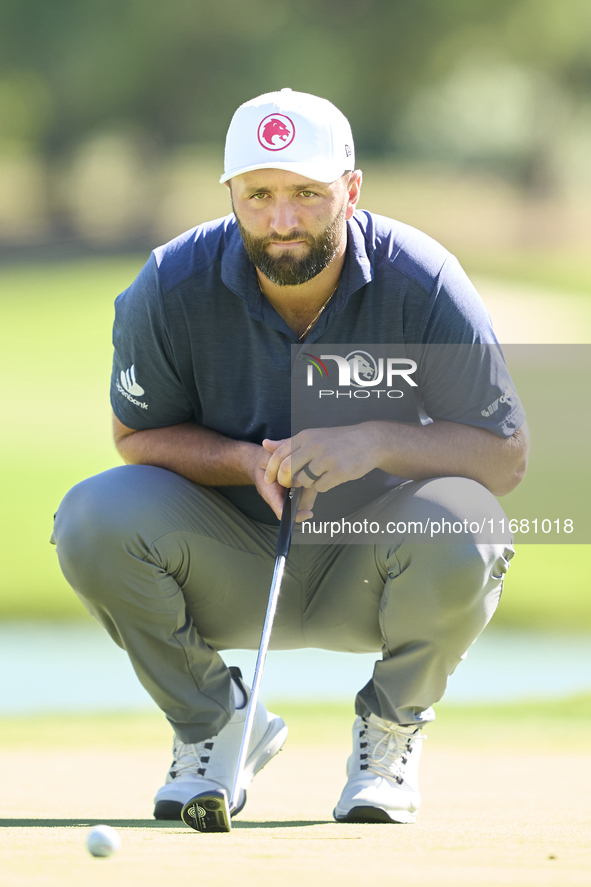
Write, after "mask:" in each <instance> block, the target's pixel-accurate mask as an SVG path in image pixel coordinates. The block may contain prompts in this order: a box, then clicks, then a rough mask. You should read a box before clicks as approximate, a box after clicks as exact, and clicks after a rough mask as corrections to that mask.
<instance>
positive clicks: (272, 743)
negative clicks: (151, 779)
mask: <svg viewBox="0 0 591 887" xmlns="http://www.w3.org/2000/svg"><path fill="white" fill-rule="evenodd" d="M277 721H279V723H277ZM288 732H289V731H288V729H287V727H286V725H285V721H283V720H282V719H281V718H274V719H273V721H271V724H270V725H269V728H268V729H267V732H266V733H265V735H264V736H263V738H262V739H261V741H260V742H259V744H258V745H257V747H256V748H255V749H253V751H252V752H251V753H250V755H249V756H248V758H247V759H246V764H245V766H244V770H245V772H248V771H249V768H250V767H253V764H254V763H255V762H256V764H255V766H254V769H253V770H252V775H251V776H250V779H249V784H250V782H251V781H252V780H253V779H254V777H255V776H256V775H257V773H260V772H261V770H262V769H263V767H266V766H267V764H268V763H269V761H270V760H272V758H274V757H275V755H276V754H278V753H279V752H280V751H281V749H282V747H283V744H284V743H285V740H286V739H287V734H288ZM259 755H260V758H259V759H258V760H257V757H258V756H259ZM245 804H246V789H243V790H242V792H241V794H240V800H239V802H238V807H237V808H236V810H235V811H234V812H233V813H232V816H237V815H238V813H240V811H241V810H242V809H243V808H244V805H245ZM184 806H185V805H184V804H183V803H181V801H166V800H162V801H157V802H156V806H155V807H154V819H162V820H169V821H170V820H178V819H182V816H181V813H182V810H183V807H184Z"/></svg>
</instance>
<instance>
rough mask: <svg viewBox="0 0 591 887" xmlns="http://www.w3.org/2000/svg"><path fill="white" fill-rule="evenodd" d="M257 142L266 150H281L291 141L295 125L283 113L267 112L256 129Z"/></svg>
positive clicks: (293, 136)
mask: <svg viewBox="0 0 591 887" xmlns="http://www.w3.org/2000/svg"><path fill="white" fill-rule="evenodd" d="M257 134H258V138H259V144H260V145H261V146H262V147H263V148H265V149H266V150H267V151H282V150H283V148H287V147H288V146H289V145H291V143H292V142H293V140H294V138H295V126H294V124H293V121H291V120H290V119H289V117H286V116H285V114H269V116H268V117H265V118H264V120H261V122H260V124H259V129H258V133H257Z"/></svg>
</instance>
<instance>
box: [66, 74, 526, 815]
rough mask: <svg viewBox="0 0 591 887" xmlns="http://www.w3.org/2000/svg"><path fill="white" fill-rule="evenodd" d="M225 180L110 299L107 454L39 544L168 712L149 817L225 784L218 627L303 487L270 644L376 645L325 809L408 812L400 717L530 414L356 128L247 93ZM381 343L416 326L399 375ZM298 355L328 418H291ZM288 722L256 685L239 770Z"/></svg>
mask: <svg viewBox="0 0 591 887" xmlns="http://www.w3.org/2000/svg"><path fill="white" fill-rule="evenodd" d="M220 181H221V182H223V183H225V184H226V186H227V187H228V189H229V193H230V197H231V200H232V207H233V210H234V211H233V213H232V214H231V215H229V216H227V217H226V218H223V219H218V220H216V221H213V222H209V223H206V224H202V225H199V226H198V227H196V228H194V229H193V230H191V231H188V232H186V233H185V234H182V235H180V236H179V237H177V238H176V239H175V240H172V241H171V242H170V243H168V244H166V245H165V246H162V247H160V248H158V249H156V250H155V251H154V252H153V254H152V255H151V257H150V259H149V261H148V262H147V264H146V265H145V267H144V268H143V270H142V271H141V273H140V274H139V276H138V277H137V279H136V280H135V281H134V282H133V283H132V284H131V286H130V287H129V289H127V290H126V291H125V292H124V293H122V294H121V295H120V296H119V298H118V299H117V302H116V320H115V327H114V346H115V357H114V366H113V375H112V387H111V400H112V405H113V411H114V433H115V440H116V443H117V448H118V450H119V453H120V455H121V456H122V458H123V460H124V462H125V463H126V464H125V465H122V466H120V467H117V468H114V469H112V470H110V471H107V472H105V473H103V474H99V475H97V476H96V477H92V478H90V479H88V480H86V481H84V482H82V483H80V484H78V485H77V486H76V487H74V489H72V490H71V491H70V492H69V493H68V494H67V495H66V497H65V499H64V500H63V502H62V504H61V505H60V508H59V511H58V513H57V517H56V521H55V532H54V541H55V543H56V545H57V553H58V556H59V560H60V564H61V567H62V570H63V572H64V574H65V576H66V578H67V580H68V582H69V583H70V584H71V585H72V587H73V588H74V590H75V591H76V593H77V594H78V595H79V597H80V598H81V600H82V601H83V603H84V604H85V606H86V607H87V608H88V610H89V611H90V612H91V613H92V614H93V615H94V616H95V617H96V618H97V619H98V621H99V622H100V623H101V624H102V625H103V626H104V627H105V629H106V630H107V631H108V632H109V634H110V635H111V637H112V638H113V640H114V641H115V643H116V644H118V645H119V646H120V647H122V648H124V649H125V650H126V651H127V653H128V654H129V657H130V659H131V662H132V664H133V667H134V669H135V671H136V673H137V675H138V678H139V680H140V681H141V683H142V684H143V686H144V687H145V688H146V690H147V691H148V692H149V693H150V695H151V696H152V698H153V699H154V700H155V702H156V703H157V704H158V706H159V707H160V708H161V709H162V711H163V712H164V713H165V715H166V717H167V718H168V720H169V722H170V724H171V725H172V727H173V730H174V736H175V738H174V760H173V764H172V766H171V768H170V771H169V773H168V775H167V777H166V781H165V784H164V785H163V786H162V787H161V788H160V789H159V790H158V791H157V793H156V799H155V802H156V807H155V813H154V815H155V816H156V818H157V819H176V818H178V817H179V815H180V811H181V808H182V806H183V805H184V803H185V802H186V801H188V800H189V799H190V798H192V797H193V796H194V795H196V794H199V793H201V792H203V791H209V790H212V789H218V788H220V787H223V788H224V789H225V790H226V791H227V792H228V793H229V792H230V789H231V786H232V780H233V775H234V768H235V765H236V759H237V756H238V749H239V745H240V739H241V734H242V727H243V723H244V716H245V704H246V703H247V700H248V698H249V692H250V691H249V687H248V686H246V685H245V684H244V683H243V681H242V680H241V676H240V674H239V673H238V672H237V670H235V669H229V668H228V667H227V666H226V664H225V663H224V661H223V659H222V658H221V656H220V652H219V651H222V650H224V649H232V648H234V649H235V648H245V649H256V648H257V647H258V643H259V640H260V633H261V627H262V624H263V619H264V614H265V609H266V605H267V596H268V591H269V584H270V578H271V573H272V566H273V560H274V552H275V541H276V537H277V527H278V519H279V517H280V514H281V506H282V502H283V495H284V491H285V488H286V487H289V486H290V485H291V484H292V483H293V484H294V485H295V486H302V487H304V488H305V489H304V491H303V495H302V499H301V503H300V511H299V513H298V521H299V524H298V526H300V527H304V528H305V526H306V525H307V527H308V529H309V530H310V529H311V532H308V533H306V532H304V531H300V532H299V536H296V538H295V539H294V545H293V546H292V550H291V554H290V556H289V559H288V563H287V569H286V574H285V577H284V581H283V587H282V593H281V597H280V600H279V606H278V610H277V615H276V620H275V627H274V631H273V636H272V640H271V648H272V649H293V648H303V647H318V648H324V649H328V650H341V651H350V652H351V653H356V652H367V651H375V652H376V659H378V661H376V664H375V668H374V671H373V675H368V680H367V683H366V684H365V686H364V687H363V688H361V689H360V690H359V692H358V694H357V697H356V701H355V712H356V717H355V721H354V724H353V752H352V754H351V756H350V758H349V760H348V763H347V781H346V783H345V786H344V788H343V791H342V794H341V797H340V798H339V799H336V798H335V802H336V806H335V809H334V816H335V818H336V819H337V820H338V821H342V822H413V821H414V820H415V817H416V812H417V809H418V807H419V803H420V797H419V787H418V763H419V756H420V750H421V728H422V727H423V726H424V725H425V724H426V723H427V722H429V721H431V720H432V719H433V717H434V714H433V710H432V707H431V706H432V705H433V703H435V702H437V701H438V700H439V699H441V697H442V695H443V693H444V691H445V687H446V682H447V679H448V677H449V675H450V674H451V673H452V672H453V671H454V669H455V668H456V666H457V665H458V663H459V662H460V660H461V659H462V657H463V656H464V654H465V652H466V650H467V649H468V647H469V646H470V645H471V643H472V642H473V641H474V639H475V638H476V637H477V636H478V634H479V633H480V632H481V631H482V629H483V628H484V626H485V625H486V624H487V622H488V621H489V620H490V618H491V616H492V614H493V612H494V610H495V608H496V606H497V604H498V601H499V598H500V595H501V590H502V584H503V577H504V574H505V572H506V570H507V567H508V564H509V560H510V558H511V557H512V555H513V549H512V547H511V544H510V539H503V538H501V539H500V540H499V539H498V538H496V536H495V538H493V537H492V536H491V538H488V537H487V536H486V533H484V535H483V530H485V529H486V531H487V532H488V528H490V533H492V534H493V536H494V535H495V534H496V532H497V527H498V526H500V524H501V522H502V519H503V512H502V511H501V509H500V507H499V505H498V503H497V500H496V498H495V496H499V495H503V494H504V493H507V492H509V491H510V490H512V489H513V488H514V487H515V486H516V485H517V484H518V483H519V481H520V479H521V478H522V476H523V474H524V470H525V464H526V457H527V434H526V430H525V424H524V423H525V417H524V414H523V412H522V408H521V405H520V403H519V400H518V398H517V395H516V394H515V392H514V390H513V388H512V385H511V380H510V377H509V375H508V372H507V369H506V367H505V364H504V361H503V357H502V353H501V351H500V349H499V348H498V346H497V345H496V344H495V343H496V339H495V337H494V333H493V331H492V328H491V323H490V319H489V316H488V314H487V312H486V310H485V308H484V306H483V304H482V302H481V301H480V299H479V297H478V295H477V293H476V292H475V290H474V288H473V286H472V285H471V283H470V282H469V280H468V279H467V277H466V275H465V274H464V272H463V271H462V269H461V268H460V266H459V264H458V262H457V261H456V260H455V259H454V257H453V256H451V255H450V254H449V253H448V252H447V251H446V250H445V249H444V248H443V247H442V246H440V245H439V244H438V243H436V242H434V241H433V240H431V239H430V238H429V237H427V236H426V235H425V234H422V233H421V232H419V231H417V230H415V229H413V228H410V227H408V226H407V225H404V224H401V223H400V222H397V221H393V220H392V219H388V218H384V217H381V216H376V215H372V213H370V212H367V211H365V210H358V209H357V203H358V200H359V194H360V187H361V173H360V172H359V171H358V170H355V163H354V147H353V139H352V135H351V130H350V127H349V124H348V122H347V120H346V118H345V117H344V116H343V115H342V114H341V113H340V111H338V110H337V108H335V107H334V106H333V105H332V104H330V103H329V102H328V101H326V100H324V99H321V98H317V97H315V96H312V95H307V94H303V93H297V92H293V91H292V90H290V89H282V90H281V91H279V92H275V93H269V94H267V95H263V96H259V97H258V98H256V99H253V100H252V101H249V102H247V103H246V104H244V105H242V106H241V107H240V108H238V110H237V111H236V113H235V115H234V117H233V119H232V122H231V124H230V128H229V130H228V135H227V141H226V151H225V170H224V174H223V176H222V177H221V180H220ZM198 197H199V195H196V200H198ZM368 343H370V344H368ZM390 346H396V347H399V348H400V349H402V352H404V349H405V348H407V347H408V349H409V350H408V351H407V352H404V353H407V354H411V352H413V348H415V347H419V348H424V350H423V351H420V354H421V355H422V356H421V357H420V359H418V360H415V359H411V358H409V359H408V360H407V361H406V363H403V366H405V367H406V371H407V373H408V374H410V373H414V375H412V376H410V375H407V378H406V380H405V379H403V378H402V379H401V378H400V377H399V376H396V375H392V373H393V372H394V371H393V370H392V367H393V366H394V364H392V363H391V362H388V360H387V359H382V358H381V357H380V355H381V353H382V351H384V354H385V349H386V350H387V347H390ZM456 346H457V349H456ZM440 347H443V348H449V347H451V348H452V353H453V356H452V358H451V359H449V360H446V361H445V362H444V364H442V363H441V361H437V360H435V359H434V358H433V357H432V354H434V353H435V351H436V350H437V349H438V348H440ZM429 348H434V349H435V351H433V352H431V351H429ZM454 349H456V350H454ZM355 352H357V353H355ZM402 352H401V353H402ZM413 353H414V352H413ZM386 368H388V373H387V372H386ZM297 373H300V375H301V374H302V373H304V377H303V378H304V381H305V387H306V386H307V389H309V390H311V391H312V392H313V393H315V396H316V399H317V401H318V402H319V403H320V404H321V405H322V407H323V408H324V404H326V405H328V402H329V401H330V400H331V399H332V402H333V403H334V404H335V405H336V407H337V408H338V409H337V413H338V415H339V416H340V417H341V421H340V422H339V424H335V422H334V421H333V419H331V420H330V421H327V422H326V423H325V424H323V423H322V421H316V422H315V423H314V422H311V424H310V425H308V426H307V427H306V426H305V425H300V426H299V427H297V430H294V426H292V422H291V406H292V397H291V389H290V380H291V379H292V378H293V377H294V374H297ZM347 373H348V375H347ZM320 379H322V381H321V382H320V383H319V381H318V380H320ZM406 383H408V384H407V388H408V391H407V390H406V389H405V390H403V389H404V385H405V384H406ZM319 385H320V388H319ZM315 386H316V387H315ZM307 389H306V390H307ZM320 393H322V397H321V398H320V399H319V394H320ZM407 395H412V397H411V398H410V399H409V396H407ZM349 406H350V407H351V412H350V413H347V412H346V410H345V407H347V409H348V408H349ZM411 407H412V408H411ZM362 408H363V410H365V412H362ZM338 410H340V412H338ZM413 411H414V412H413ZM335 415H336V414H335ZM347 416H351V417H354V421H353V420H351V421H348V420H347ZM343 491H344V492H345V496H344V497H343V496H342V494H343ZM335 494H338V495H341V500H339V501H340V502H341V503H342V502H345V503H346V504H347V510H346V511H345V512H341V515H342V517H343V519H344V518H351V519H353V518H352V516H353V517H354V522H355V524H356V525H359V526H361V527H367V526H368V525H369V526H370V529H372V532H371V535H369V536H367V537H364V536H358V537H356V538H355V539H352V538H349V537H348V536H347V531H346V525H347V522H346V521H343V527H344V528H345V529H344V530H343V533H341V535H337V536H336V537H335V538H331V537H329V536H327V533H326V532H325V531H326V527H327V524H326V522H324V523H323V521H322V520H321V518H322V515H323V513H326V512H323V508H325V505H326V503H329V502H330V501H331V496H333V497H334V495H335ZM339 507H341V506H339ZM364 521H365V523H364ZM368 521H369V524H368ZM302 522H305V523H303V524H302ZM411 524H412V527H413V531H412V532H409V531H408V529H407V528H409V527H410V526H411ZM419 525H420V529H419ZM425 527H427V528H430V532H431V534H432V535H431V536H430V540H431V541H429V542H427V541H426V539H425V532H427V531H426V530H425ZM458 527H459V528H460V529H459V530H458ZM435 528H436V533H437V534H439V535H433V532H434V531H435ZM452 528H453V529H452ZM493 530H494V533H493ZM445 533H447V536H446V537H445V538H444V535H445ZM454 534H455V535H454ZM489 535H490V534H489ZM298 539H299V543H300V544H298ZM433 539H434V540H435V541H434V542H433V541H432V540H433ZM380 653H381V658H378V654H380ZM322 680H323V675H322V674H318V682H322ZM330 692H331V688H330V686H329V685H328V684H327V686H326V693H327V697H329V696H330ZM286 734H287V728H286V726H285V724H284V723H283V721H282V720H281V718H280V717H278V716H277V715H274V714H272V713H271V712H268V711H267V710H266V709H265V708H264V706H263V705H262V704H260V703H259V705H258V708H257V711H256V717H255V723H254V729H253V734H252V738H251V744H250V746H249V754H248V759H247V764H246V774H245V779H244V788H245V789H246V787H247V785H248V784H249V781H250V780H251V779H252V777H253V776H254V775H255V774H256V773H257V771H258V770H260V769H261V768H262V767H263V766H264V765H265V764H266V763H267V761H268V760H270V758H272V757H273V755H274V754H276V752H277V751H278V750H279V749H280V747H281V745H282V743H283V742H284V740H285V737H286ZM303 778H305V777H303ZM245 801H246V791H244V794H243V797H242V806H243V805H244V802H245Z"/></svg>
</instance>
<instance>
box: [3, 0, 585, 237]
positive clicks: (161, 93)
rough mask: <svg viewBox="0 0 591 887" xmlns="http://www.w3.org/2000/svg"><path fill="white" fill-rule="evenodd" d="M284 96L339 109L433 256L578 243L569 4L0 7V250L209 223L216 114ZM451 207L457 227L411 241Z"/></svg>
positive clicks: (578, 34) (578, 93)
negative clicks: (457, 213) (314, 99)
mask: <svg viewBox="0 0 591 887" xmlns="http://www.w3.org/2000/svg"><path fill="white" fill-rule="evenodd" d="M285 85H289V86H291V87H292V88H294V89H298V90H302V91H306V92H313V93H317V94H320V95H323V96H325V97H327V98H329V99H331V100H332V101H333V102H334V103H335V104H336V105H337V106H339V107H340V108H341V109H342V110H343V111H344V112H345V113H346V114H347V116H348V117H349V119H350V120H351V123H352V126H353V131H354V133H355V136H356V144H357V149H358V162H359V165H360V166H361V167H363V168H365V169H366V171H370V170H372V169H373V168H374V166H375V164H378V166H377V167H376V168H377V169H379V171H380V173H381V175H382V177H384V176H386V177H388V179H389V180H390V182H392V183H394V187H395V192H396V193H395V194H393V195H390V197H389V200H390V202H391V200H392V199H395V201H396V203H397V204H398V205H399V206H400V208H401V209H402V211H403V213H406V216H407V218H406V219H405V220H406V221H410V222H411V223H415V224H419V225H421V226H422V227H427V228H428V229H429V225H430V226H431V229H432V230H431V231H430V233H434V234H435V235H436V236H439V237H440V238H441V239H444V241H445V240H446V237H445V234H446V232H447V231H448V230H449V233H448V234H447V241H448V244H447V245H451V246H452V248H453V247H455V246H456V244H457V243H459V244H461V243H463V242H464V241H465V240H466V238H467V244H466V246H467V248H471V249H472V250H473V251H479V250H481V251H482V250H484V248H485V246H486V245H489V246H492V247H495V246H496V247H498V248H502V249H507V248H521V249H523V248H531V247H532V246H533V247H537V246H540V245H541V246H542V247H546V246H547V244H548V243H552V244H553V245H554V246H556V247H557V248H564V249H570V250H576V249H579V248H582V246H583V244H584V243H585V242H588V237H589V233H590V230H591V222H590V220H589V216H588V212H587V205H588V196H589V192H591V4H590V3H589V2H588V0H414V2H412V3H408V2H402V0H355V2H353V0H323V2H320V3H319V2H317V0H300V2H299V3H298V4H297V5H294V4H292V3H289V2H288V0H274V2H273V3H271V2H267V0H217V2H215V3H209V2H206V0H168V2H167V3H162V2H161V0H99V2H96V0H51V2H50V3H47V2H46V0H1V2H0V194H1V200H0V246H3V247H4V251H5V252H6V250H9V251H10V250H11V248H12V249H14V248H17V247H19V246H23V245H26V246H28V247H29V248H31V247H33V248H34V247H39V246H42V245H44V244H49V245H51V244H70V245H71V244H79V245H81V244H86V245H87V246H91V247H92V246H94V247H95V248H96V247H99V248H101V249H102V248H106V249H109V248H111V249H115V248H117V249H123V250H125V249H129V248H130V247H133V246H134V245H140V244H141V245H142V246H143V245H144V244H147V243H148V242H149V243H151V244H153V243H154V238H156V240H158V239H159V238H162V237H169V236H173V235H174V234H176V233H178V231H179V230H180V229H182V228H183V227H185V228H186V227H189V226H191V225H193V224H195V223H197V222H199V221H201V220H203V219H205V218H207V217H208V216H211V214H212V213H214V214H216V215H220V214H222V213H225V212H226V211H227V208H228V207H227V200H226V197H225V194H224V192H223V190H222V189H220V188H219V187H217V185H216V182H217V177H218V174H219V172H220V170H221V167H222V157H223V140H224V136H225V131H226V128H227V126H228V123H229V120H230V118H231V115H232V113H233V111H234V110H235V108H236V107H237V106H238V104H240V103H241V102H242V101H245V100H247V99H249V98H252V97H253V96H255V95H257V94H259V93H262V92H266V91H269V90H273V89H277V88H281V87H282V86H285ZM380 164H381V165H380ZM384 164H386V167H384ZM417 169H418V173H417ZM401 170H402V171H403V173H404V174H403V175H402V174H401V172H400V171H401ZM417 175H418V176H419V178H420V179H421V181H422V182H424V183H425V182H426V183H427V184H426V193H421V189H420V183H419V182H417ZM413 176H414V178H413ZM425 176H426V178H425ZM366 180H367V181H368V183H369V182H370V181H371V179H370V177H369V176H366ZM409 181H410V182H412V183H414V185H413V187H412V188H411V192H412V193H411V194H410V195H408V194H406V191H405V187H404V183H405V182H406V183H408V182H409ZM417 189H418V191H419V194H418V196H417V193H416V192H417ZM382 190H383V189H382V185H381V182H380V187H379V188H376V192H378V193H377V194H374V193H372V192H370V193H369V194H368V196H370V197H372V198H374V201H375V198H378V197H379V194H381V193H382ZM406 190H408V188H407V189H406ZM584 197H586V198H587V200H586V201H585V199H584ZM407 198H408V199H407ZM458 200H459V201H460V202H461V203H462V208H464V204H466V201H467V202H468V204H469V203H470V201H471V202H472V204H477V205H478V204H479V205H480V207H481V211H480V214H479V213H478V210H477V209H475V210H474V211H475V212H476V222H477V224H476V225H475V224H474V218H472V220H471V222H470V223H469V224H467V225H465V228H466V230H465V231H464V230H463V229H461V226H460V230H457V229H456V227H455V226H454V224H453V218H452V219H451V221H450V220H447V221H446V220H445V219H441V220H438V219H437V218H434V220H429V219H427V224H426V225H425V213H422V214H421V212H420V204H421V202H423V203H424V204H425V210H426V211H432V210H433V209H435V211H437V206H436V204H437V203H438V202H439V204H440V206H441V208H442V209H445V210H446V211H447V212H450V211H451V215H452V217H453V206H450V205H453V204H454V203H455V202H457V201H458ZM367 203H368V205H369V200H368V201H367ZM434 205H435V206H434ZM466 205H467V204H466ZM372 208H373V209H377V210H378V211H385V210H386V209H388V211H389V212H390V214H393V215H397V216H399V217H400V216H401V214H402V213H400V212H399V213H396V212H393V211H392V210H391V209H390V208H389V204H388V206H386V205H385V198H384V197H383V195H382V202H381V203H380V205H379V206H377V207H376V205H375V202H374V203H373V205H372ZM509 213H511V214H512V215H511V218H512V220H513V221H510V222H508V221H507V215H508V214H509ZM409 216H410V217H409ZM558 217H559V218H558ZM479 220H481V221H480V222H479ZM487 220H488V221H487ZM491 220H492V221H491ZM495 220H497V221H496V222H495ZM557 220H558V221H557ZM179 225H180V228H179ZM475 231H480V232H481V233H480V236H477V235H476V234H475V233H474V232H475ZM449 241H451V243H449Z"/></svg>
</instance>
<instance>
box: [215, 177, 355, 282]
mask: <svg viewBox="0 0 591 887" xmlns="http://www.w3.org/2000/svg"><path fill="white" fill-rule="evenodd" d="M348 186H349V176H348V175H345V176H344V177H343V178H341V179H337V181H336V182H331V183H330V184H325V183H324V182H314V181H311V180H310V179H306V178H303V177H302V176H299V175H296V174H295V173H292V172H288V171H286V170H277V169H260V170H254V171H253V172H248V173H243V174H242V175H240V176H236V177H235V178H233V179H232V181H231V187H230V191H231V194H232V206H233V208H234V213H235V215H236V220H237V222H238V228H239V230H240V234H241V235H242V239H243V241H244V246H245V248H246V252H247V253H248V256H249V258H250V260H251V261H252V262H253V263H254V264H255V265H256V267H257V268H259V269H260V270H261V271H262V272H263V274H265V275H266V276H267V277H268V278H269V280H271V281H272V282H273V283H275V284H276V285H278V286H298V285H300V284H302V283H306V282H307V281H308V280H311V279H312V278H313V277H316V275H317V274H320V272H321V271H323V270H324V268H326V267H327V266H328V265H329V264H330V262H331V261H332V260H333V259H334V258H336V257H337V256H339V255H342V253H343V252H344V250H345V247H346V243H347V234H346V224H345V223H346V220H347V219H348V218H350V217H351V215H352V213H353V209H354V204H355V202H356V198H355V200H353V201H352V200H351V196H350V193H349V187H348Z"/></svg>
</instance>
